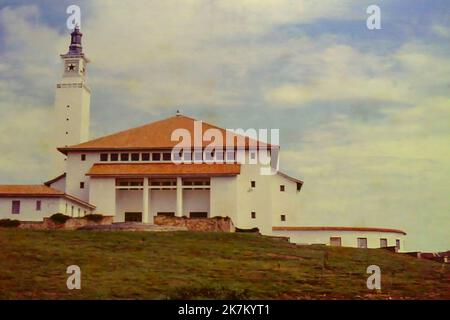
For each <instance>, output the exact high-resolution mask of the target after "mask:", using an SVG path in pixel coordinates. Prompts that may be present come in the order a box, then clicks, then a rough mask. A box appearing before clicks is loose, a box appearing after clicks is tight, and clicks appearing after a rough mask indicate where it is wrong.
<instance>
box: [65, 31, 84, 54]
mask: <svg viewBox="0 0 450 320" xmlns="http://www.w3.org/2000/svg"><path fill="white" fill-rule="evenodd" d="M70 36H71V37H70V46H69V52H68V54H71V55H77V54H82V53H83V47H82V46H81V37H82V36H83V34H82V33H81V32H80V27H78V25H76V26H75V29H73V32H72V33H71V34H70Z"/></svg>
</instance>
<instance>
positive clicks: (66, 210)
mask: <svg viewBox="0 0 450 320" xmlns="http://www.w3.org/2000/svg"><path fill="white" fill-rule="evenodd" d="M64 213H65V214H67V203H66V209H65V212H64Z"/></svg>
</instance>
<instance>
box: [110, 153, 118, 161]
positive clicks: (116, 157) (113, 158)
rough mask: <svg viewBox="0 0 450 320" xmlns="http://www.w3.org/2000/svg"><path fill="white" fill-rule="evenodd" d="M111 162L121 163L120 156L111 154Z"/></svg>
mask: <svg viewBox="0 0 450 320" xmlns="http://www.w3.org/2000/svg"><path fill="white" fill-rule="evenodd" d="M111 161H119V154H118V153H111Z"/></svg>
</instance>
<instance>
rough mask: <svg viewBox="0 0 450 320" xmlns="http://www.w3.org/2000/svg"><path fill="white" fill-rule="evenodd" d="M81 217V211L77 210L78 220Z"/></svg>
mask: <svg viewBox="0 0 450 320" xmlns="http://www.w3.org/2000/svg"><path fill="white" fill-rule="evenodd" d="M80 216H81V209H80V208H78V218H79V217H80Z"/></svg>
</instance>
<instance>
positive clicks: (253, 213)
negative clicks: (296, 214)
mask: <svg viewBox="0 0 450 320" xmlns="http://www.w3.org/2000/svg"><path fill="white" fill-rule="evenodd" d="M250 216H251V218H252V219H256V212H255V211H252V212H251V214H250ZM280 221H286V215H285V214H282V215H280Z"/></svg>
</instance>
